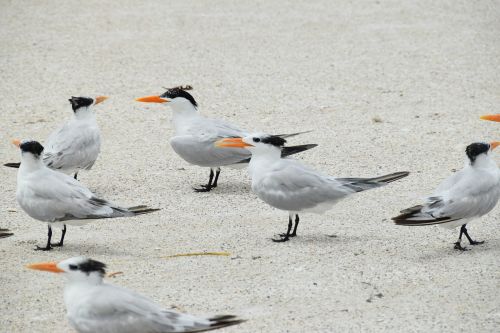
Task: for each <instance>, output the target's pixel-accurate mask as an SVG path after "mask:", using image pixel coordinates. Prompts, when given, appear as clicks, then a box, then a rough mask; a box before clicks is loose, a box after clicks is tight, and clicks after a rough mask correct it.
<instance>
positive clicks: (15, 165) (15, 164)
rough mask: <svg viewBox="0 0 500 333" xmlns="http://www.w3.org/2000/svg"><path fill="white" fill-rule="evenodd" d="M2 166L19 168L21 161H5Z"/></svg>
mask: <svg viewBox="0 0 500 333" xmlns="http://www.w3.org/2000/svg"><path fill="white" fill-rule="evenodd" d="M4 166H6V167H9V168H16V169H19V167H20V166H21V162H15V163H5V164H4Z"/></svg>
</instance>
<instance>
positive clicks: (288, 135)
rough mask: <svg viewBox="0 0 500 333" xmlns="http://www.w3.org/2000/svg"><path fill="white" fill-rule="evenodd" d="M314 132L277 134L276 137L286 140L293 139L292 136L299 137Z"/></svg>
mask: <svg viewBox="0 0 500 333" xmlns="http://www.w3.org/2000/svg"><path fill="white" fill-rule="evenodd" d="M311 132H312V130H310V131H304V132H297V133H290V134H276V135H275V136H279V137H280V138H283V139H286V138H291V137H292V136H297V135H300V134H306V133H311Z"/></svg>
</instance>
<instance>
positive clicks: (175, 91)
mask: <svg viewBox="0 0 500 333" xmlns="http://www.w3.org/2000/svg"><path fill="white" fill-rule="evenodd" d="M190 89H192V87H191V86H186V87H175V88H171V89H168V90H167V91H166V92H165V93H163V94H162V95H160V96H147V97H141V98H137V99H136V100H137V101H139V102H145V103H166V104H167V105H169V106H170V107H171V108H172V111H173V117H172V123H173V126H174V130H175V134H174V136H173V137H172V138H171V139H170V145H171V146H172V148H173V150H174V151H175V152H176V153H177V154H178V155H179V156H180V157H181V158H183V159H184V160H185V161H186V162H188V163H190V164H194V165H198V166H201V167H207V168H210V175H209V180H208V183H207V184H206V185H202V186H201V188H197V189H195V190H196V191H197V192H208V191H210V190H211V189H213V188H215V187H217V181H218V180H219V175H220V172H221V169H220V167H222V166H230V167H244V166H246V165H247V163H248V162H249V160H250V156H251V153H250V152H249V151H248V150H246V149H220V148H218V147H216V146H215V145H214V143H215V142H216V141H217V140H220V139H222V138H232V137H241V136H246V135H248V133H247V132H246V131H243V130H241V129H239V128H238V127H236V126H235V125H233V124H230V123H227V122H225V121H223V120H220V119H211V118H207V117H204V116H202V115H201V114H200V113H199V112H198V103H196V101H195V99H194V98H193V96H192V95H191V94H190V93H188V92H187V91H186V90H190ZM302 133H305V132H301V133H293V134H282V135H280V136H281V137H283V138H286V137H291V136H295V135H298V134H302ZM316 146H317V145H315V144H308V145H300V146H291V147H286V148H285V149H284V150H283V155H284V156H288V155H293V154H296V153H300V152H302V151H305V150H308V149H311V148H314V147H316Z"/></svg>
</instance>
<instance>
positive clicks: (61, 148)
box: [43, 122, 101, 171]
mask: <svg viewBox="0 0 500 333" xmlns="http://www.w3.org/2000/svg"><path fill="white" fill-rule="evenodd" d="M100 149H101V137H100V132H99V129H98V128H97V127H96V126H93V125H89V124H86V123H81V124H78V123H77V122H68V123H66V124H65V125H64V126H62V127H61V128H60V129H58V130H57V131H55V132H54V133H52V134H51V135H50V137H49V139H48V140H47V142H46V144H45V150H44V154H43V161H44V163H45V165H47V166H48V167H49V168H51V169H56V170H61V171H73V170H75V169H90V168H91V167H92V166H93V165H94V163H95V161H96V159H97V156H98V155H99V152H100Z"/></svg>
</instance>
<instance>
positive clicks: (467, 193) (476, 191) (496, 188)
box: [392, 141, 500, 251]
mask: <svg viewBox="0 0 500 333" xmlns="http://www.w3.org/2000/svg"><path fill="white" fill-rule="evenodd" d="M498 145H500V142H498V141H497V142H491V143H484V142H476V143H472V144H470V145H468V146H467V148H466V150H465V152H466V154H467V160H466V164H465V166H464V168H463V169H462V170H460V171H458V172H456V173H454V174H453V175H451V176H450V177H448V178H446V179H445V180H444V181H443V182H442V183H441V185H439V186H438V188H437V189H436V190H435V191H434V193H433V194H432V195H431V196H430V197H428V198H427V199H426V201H425V203H424V204H422V205H418V206H414V207H410V208H407V209H405V210H403V211H401V215H399V216H396V217H393V218H392V220H393V221H394V223H396V224H397V225H406V226H424V225H433V224H439V225H441V226H443V227H447V228H456V227H459V226H460V234H459V236H458V241H457V242H456V243H455V246H454V248H455V249H457V250H462V251H463V250H466V248H464V247H462V245H461V242H462V235H465V237H467V239H468V240H469V243H470V244H471V245H478V244H483V243H484V242H478V241H474V240H473V239H472V238H471V237H470V236H469V233H468V232H467V228H466V225H467V223H470V222H471V221H472V220H473V219H476V218H478V217H481V216H483V215H485V214H487V213H488V212H490V211H491V210H492V209H493V208H494V207H495V205H496V204H497V202H498V199H499V198H500V170H499V169H498V166H497V164H496V163H495V161H493V159H492V158H491V156H490V152H491V151H492V150H493V149H495V148H496V147H498Z"/></svg>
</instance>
